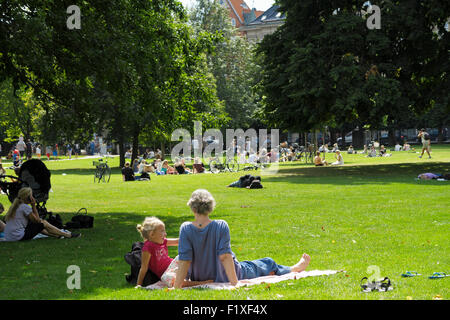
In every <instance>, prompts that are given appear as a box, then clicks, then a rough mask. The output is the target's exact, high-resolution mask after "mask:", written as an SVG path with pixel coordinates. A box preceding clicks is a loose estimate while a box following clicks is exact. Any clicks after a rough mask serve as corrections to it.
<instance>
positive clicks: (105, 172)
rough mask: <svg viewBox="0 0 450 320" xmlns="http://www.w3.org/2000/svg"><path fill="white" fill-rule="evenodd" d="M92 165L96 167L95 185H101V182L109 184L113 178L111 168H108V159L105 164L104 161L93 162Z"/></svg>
mask: <svg viewBox="0 0 450 320" xmlns="http://www.w3.org/2000/svg"><path fill="white" fill-rule="evenodd" d="M92 164H93V165H94V166H95V173H94V183H95V182H98V183H100V181H103V182H109V179H110V178H111V168H110V167H109V166H108V159H106V160H105V162H103V159H100V160H99V161H93V162H92ZM97 180H98V181H97Z"/></svg>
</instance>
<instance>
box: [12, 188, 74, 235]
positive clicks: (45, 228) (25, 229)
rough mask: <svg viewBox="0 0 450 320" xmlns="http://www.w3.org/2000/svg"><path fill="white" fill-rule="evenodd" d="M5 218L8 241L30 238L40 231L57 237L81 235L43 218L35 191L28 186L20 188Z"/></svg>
mask: <svg viewBox="0 0 450 320" xmlns="http://www.w3.org/2000/svg"><path fill="white" fill-rule="evenodd" d="M29 205H31V207H30V206H29ZM5 220H6V226H5V240H6V241H20V240H30V239H33V238H34V237H35V236H36V235H37V234H38V233H42V234H45V235H46V236H50V237H56V238H60V237H64V238H77V237H79V236H80V234H79V233H71V232H65V231H62V230H60V229H58V228H57V227H55V226H54V225H52V224H50V223H49V222H48V221H47V220H44V219H41V218H40V217H39V214H38V212H37V209H36V200H35V199H34V198H33V191H32V190H31V188H28V187H26V188H22V189H20V190H19V193H18V195H17V198H16V199H14V202H13V203H12V205H11V206H10V207H9V210H8V212H7V213H6V216H5Z"/></svg>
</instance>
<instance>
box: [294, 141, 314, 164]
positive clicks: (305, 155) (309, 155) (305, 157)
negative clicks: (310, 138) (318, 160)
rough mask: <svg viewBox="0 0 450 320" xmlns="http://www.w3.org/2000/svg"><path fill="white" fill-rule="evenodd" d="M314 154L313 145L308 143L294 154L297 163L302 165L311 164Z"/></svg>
mask: <svg viewBox="0 0 450 320" xmlns="http://www.w3.org/2000/svg"><path fill="white" fill-rule="evenodd" d="M315 153H316V149H315V147H314V145H313V144H310V143H308V145H307V146H306V148H304V147H302V148H301V149H299V152H298V153H296V157H297V159H298V160H299V161H302V162H304V163H309V164H313V163H314V156H315Z"/></svg>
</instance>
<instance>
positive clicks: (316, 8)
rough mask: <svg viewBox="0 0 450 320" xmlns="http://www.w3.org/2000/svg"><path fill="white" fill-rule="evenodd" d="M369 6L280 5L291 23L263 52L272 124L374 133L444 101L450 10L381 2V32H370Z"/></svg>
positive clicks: (287, 0)
mask: <svg viewBox="0 0 450 320" xmlns="http://www.w3.org/2000/svg"><path fill="white" fill-rule="evenodd" d="M364 2H365V1H350V0H348V1H320V2H319V1H315V0H306V1H294V0H279V1H278V3H279V4H280V11H282V12H286V13H287V18H286V22H285V24H284V25H283V26H281V27H280V28H279V29H278V30H277V31H276V32H275V33H274V34H273V35H269V36H266V37H265V38H264V40H263V41H262V43H261V46H260V48H259V53H260V54H261V56H262V59H263V63H262V66H263V73H262V86H261V87H262V89H263V91H262V94H263V95H265V96H266V98H265V103H266V104H265V108H264V111H265V115H266V117H267V119H268V120H270V121H271V122H272V123H275V124H277V125H279V126H280V127H281V128H288V129H296V130H300V131H309V130H311V129H316V128H317V127H322V126H324V125H328V126H331V127H333V126H334V127H336V126H341V125H342V124H345V123H355V124H362V125H369V126H370V127H372V128H377V127H380V126H385V125H386V122H387V120H391V119H392V120H394V119H396V117H398V115H400V114H402V113H403V112H409V110H414V111H416V112H423V111H426V110H427V109H428V108H430V106H431V105H432V101H433V100H435V101H444V100H446V99H447V98H444V97H445V96H446V95H448V92H444V91H443V90H442V88H443V87H445V85H447V84H448V73H449V69H448V66H449V65H448V60H449V59H448V52H449V50H448V49H449V43H450V42H449V41H448V36H449V35H448V32H445V31H444V29H443V27H444V24H445V21H446V20H447V17H446V15H447V14H448V12H449V10H448V9H449V5H448V4H446V3H442V2H441V3H439V2H437V1H431V2H424V1H417V0H409V1H401V2H398V1H387V0H386V1H379V2H378V3H377V5H378V6H380V8H381V29H379V30H370V29H369V28H367V26H366V20H367V18H369V17H370V16H371V14H370V13H368V12H367V11H365V10H363V8H364V7H363V4H364ZM433 28H437V30H438V31H437V32H433ZM445 59H447V60H445ZM438 66H440V67H439V68H438ZM430 86H434V88H435V89H434V90H429V88H430ZM447 100H448V99H447ZM386 116H387V118H386Z"/></svg>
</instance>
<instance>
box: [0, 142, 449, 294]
mask: <svg viewBox="0 0 450 320" xmlns="http://www.w3.org/2000/svg"><path fill="white" fill-rule="evenodd" d="M432 156H433V158H432V159H425V158H424V159H418V155H417V154H416V153H409V152H396V153H395V152H394V153H393V156H392V157H390V158H364V156H363V155H347V154H344V160H345V163H346V164H345V165H344V166H342V167H322V168H315V167H312V166H307V165H304V164H300V163H295V162H294V163H289V164H281V165H280V170H279V172H278V174H276V175H273V176H263V179H262V184H263V185H264V189H261V190H247V189H244V190H243V189H236V188H226V187H225V186H226V185H228V184H229V183H231V182H233V181H235V180H237V179H238V178H239V176H241V175H242V174H243V173H242V172H239V173H222V174H217V175H212V174H202V175H183V176H154V175H152V177H151V178H152V180H151V181H150V182H149V181H142V182H129V183H124V182H122V179H121V175H120V170H119V168H118V159H117V158H115V159H113V160H112V164H113V166H115V168H114V170H113V175H112V177H111V181H110V183H108V184H104V183H100V184H94V182H93V172H94V167H93V166H92V159H89V160H88V159H84V160H83V159H78V160H72V161H49V162H46V164H47V166H48V168H49V169H50V170H51V172H52V180H51V181H52V190H53V192H51V193H50V199H49V201H48V203H47V208H48V209H49V210H50V211H53V212H54V213H59V214H61V216H62V218H63V220H64V222H66V221H68V220H70V218H71V216H72V215H73V214H74V213H75V212H76V211H77V210H78V209H79V208H82V207H85V208H87V210H88V213H89V214H91V215H93V216H94V217H95V222H94V228H93V229H82V230H81V232H82V237H81V238H77V239H61V240H60V239H40V240H33V241H28V242H16V243H6V242H0V269H1V272H0V299H169V300H170V299H182V300H197V299H206V300H208V299H223V300H225V299H226V300H233V299H244V300H245V299H273V300H276V299H281V300H284V299H333V300H334V299H401V300H404V299H410V298H412V299H426V300H428V299H433V297H436V296H437V295H439V296H441V297H442V298H443V299H448V298H449V296H450V291H449V288H450V284H449V281H450V279H449V278H445V279H439V280H430V279H428V275H431V274H432V273H433V272H447V273H448V272H450V255H449V253H450V251H449V249H450V245H449V243H450V242H449V234H450V227H449V226H450V225H449V223H450V211H449V208H450V200H449V199H450V182H440V181H416V180H415V178H416V177H417V175H418V174H419V173H423V172H436V173H443V172H449V171H450V146H434V145H433V154H432ZM332 157H333V155H331V154H327V160H333V159H332ZM4 165H5V162H4ZM5 166H7V164H6V165H5ZM8 173H12V172H11V171H8ZM197 188H205V189H208V190H209V191H210V192H211V193H212V194H213V196H214V197H215V199H216V202H217V207H216V209H215V211H214V212H213V214H212V215H211V217H212V218H213V219H224V220H226V221H227V222H228V224H229V226H230V229H231V245H232V250H233V251H234V252H235V254H236V256H237V258H238V259H239V260H250V259H256V258H262V257H266V256H269V257H272V258H274V259H275V261H277V262H278V263H280V264H285V265H291V264H294V263H296V262H297V261H298V259H299V258H300V256H301V254H302V253H303V252H306V253H308V254H309V255H310V256H311V258H312V260H311V264H310V266H309V268H308V269H309V270H314V269H319V270H326V269H332V270H341V269H343V270H345V271H346V272H342V273H339V274H336V275H331V276H328V277H313V278H306V279H300V280H292V281H285V282H280V283H277V284H272V285H271V286H267V285H259V286H253V287H249V288H241V289H237V290H233V291H212V290H200V289H191V290H176V291H169V292H166V291H164V290H158V291H151V292H149V291H146V290H136V289H134V288H133V287H132V286H130V285H129V284H128V283H127V282H126V281H125V274H126V273H128V272H129V271H130V268H129V265H128V264H127V263H126V262H125V261H124V255H125V253H126V252H128V251H129V250H130V248H131V244H132V243H133V242H135V241H139V240H140V235H139V234H138V233H137V231H136V228H135V227H136V224H138V223H141V222H142V221H143V220H144V218H145V217H146V216H153V215H154V216H158V217H159V218H160V219H162V220H163V221H164V222H165V223H166V230H167V233H168V237H178V231H179V227H180V225H181V223H183V222H184V221H188V220H192V215H191V213H190V210H189V208H188V207H187V206H186V202H187V200H188V199H189V197H190V194H191V193H192V191H194V190H195V189H197ZM0 202H1V203H3V205H5V207H6V208H7V207H9V205H10V203H9V201H8V199H7V197H6V196H5V195H1V196H0ZM169 255H170V256H171V257H175V256H176V255H177V249H176V248H169ZM69 265H77V266H79V267H80V270H81V289H80V290H76V289H74V290H69V289H68V288H67V286H66V280H67V278H68V277H69V274H67V273H66V270H67V267H68V266H69ZM372 265H375V266H378V268H379V269H380V275H381V276H383V277H384V276H387V277H389V278H390V279H391V280H392V282H393V286H394V290H393V291H390V292H385V293H379V292H372V293H362V292H361V288H360V286H359V284H360V280H361V278H362V277H364V276H369V275H370V274H369V273H368V271H367V268H368V267H369V266H372ZM407 270H409V271H417V272H419V273H421V274H422V276H420V277H414V278H402V277H401V276H400V275H401V273H403V272H405V271H407Z"/></svg>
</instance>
